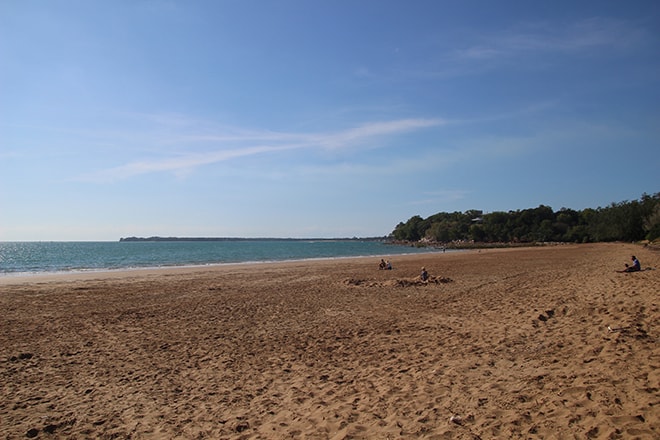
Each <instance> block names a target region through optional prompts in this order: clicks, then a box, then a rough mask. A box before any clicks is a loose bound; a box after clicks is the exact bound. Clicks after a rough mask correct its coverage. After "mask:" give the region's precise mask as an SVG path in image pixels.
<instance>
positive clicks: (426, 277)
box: [419, 267, 429, 281]
mask: <svg viewBox="0 0 660 440" xmlns="http://www.w3.org/2000/svg"><path fill="white" fill-rule="evenodd" d="M419 277H420V278H421V279H422V281H427V280H428V279H429V273H428V272H427V271H426V268H425V267H422V274H421V275H420V276H419Z"/></svg>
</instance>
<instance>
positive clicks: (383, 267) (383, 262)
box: [378, 258, 387, 270]
mask: <svg viewBox="0 0 660 440" xmlns="http://www.w3.org/2000/svg"><path fill="white" fill-rule="evenodd" d="M386 267H387V264H385V260H383V259H382V258H381V259H380V264H379V265H378V270H383V269H385V268H386Z"/></svg>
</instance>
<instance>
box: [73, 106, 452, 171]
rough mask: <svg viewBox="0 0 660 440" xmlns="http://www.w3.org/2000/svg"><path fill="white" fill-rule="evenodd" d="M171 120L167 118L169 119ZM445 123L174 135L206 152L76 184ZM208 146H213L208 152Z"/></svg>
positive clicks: (331, 146)
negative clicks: (322, 131) (336, 129)
mask: <svg viewBox="0 0 660 440" xmlns="http://www.w3.org/2000/svg"><path fill="white" fill-rule="evenodd" d="M166 119H168V118H166ZM447 123H448V122H447V121H446V120H443V119H400V120H392V121H384V122H371V123H365V124H362V125H360V126H357V127H354V128H350V129H346V130H339V131H336V132H326V133H283V132H268V131H245V130H233V131H232V132H231V133H228V132H222V133H208V132H204V133H194V132H191V131H190V130H185V132H182V133H178V134H171V135H170V136H169V137H168V138H167V141H166V142H167V143H175V144H180V145H183V147H181V148H182V149H188V150H191V149H195V143H198V142H203V143H204V144H205V145H206V147H205V149H206V150H207V151H203V152H200V151H193V152H190V151H187V152H183V153H178V154H171V155H168V156H167V157H162V155H159V156H158V157H153V158H149V159H142V160H138V161H130V162H128V163H126V164H123V165H120V166H116V167H112V168H108V169H105V170H100V171H96V172H92V173H89V174H86V175H83V176H80V177H79V178H78V179H77V180H82V181H87V182H97V183H110V182H115V181H119V180H124V179H128V178H131V177H135V176H138V175H143V174H149V173H158V172H172V173H174V174H177V175H184V174H187V173H189V172H191V171H192V170H194V169H195V168H197V167H200V166H204V165H210V164H213V163H218V162H224V161H228V160H231V159H236V158H239V157H248V156H254V155H263V154H272V153H277V152H283V151H290V150H296V149H325V150H338V149H342V148H347V147H361V146H364V145H366V144H368V143H370V142H373V141H374V140H375V139H381V138H383V137H387V136H395V135H399V134H403V133H406V132H411V131H416V130H421V129H424V128H429V127H437V126H440V125H445V124H447ZM208 145H211V148H210V149H209V147H208Z"/></svg>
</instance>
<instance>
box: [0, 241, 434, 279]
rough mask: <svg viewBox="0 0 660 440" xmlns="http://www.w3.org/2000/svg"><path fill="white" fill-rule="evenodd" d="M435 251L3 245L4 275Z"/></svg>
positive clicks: (0, 263) (294, 245) (280, 244)
mask: <svg viewBox="0 0 660 440" xmlns="http://www.w3.org/2000/svg"><path fill="white" fill-rule="evenodd" d="M434 251H437V250H436V249H433V248H416V247H411V246H401V245H393V244H389V243H386V242H384V241H373V240H267V239H264V240H223V241H136V242H132V241H121V242H0V276H15V275H29V274H40V273H53V272H85V271H110V270H126V269H138V268H159V267H176V266H205V265H215V264H227V263H248V262H267V261H289V260H311V259H328V258H343V257H361V256H363V257H367V256H373V257H377V256H378V257H381V256H382V257H383V258H392V256H395V255H401V254H412V253H424V252H434Z"/></svg>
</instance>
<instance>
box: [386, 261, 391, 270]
mask: <svg viewBox="0 0 660 440" xmlns="http://www.w3.org/2000/svg"><path fill="white" fill-rule="evenodd" d="M385 269H387V270H392V262H391V261H390V260H387V262H386V263H385Z"/></svg>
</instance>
